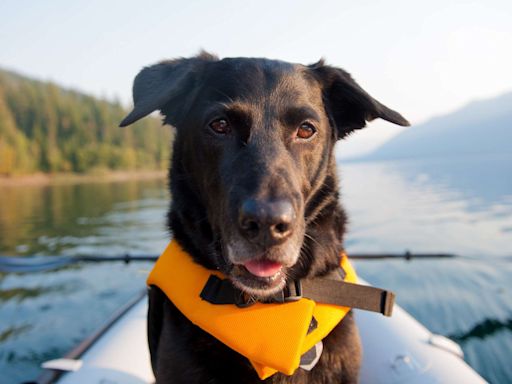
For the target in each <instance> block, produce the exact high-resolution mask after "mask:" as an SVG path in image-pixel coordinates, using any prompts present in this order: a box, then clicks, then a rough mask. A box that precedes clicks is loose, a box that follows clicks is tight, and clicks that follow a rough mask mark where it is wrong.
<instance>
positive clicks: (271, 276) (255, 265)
mask: <svg viewBox="0 0 512 384" xmlns="http://www.w3.org/2000/svg"><path fill="white" fill-rule="evenodd" d="M286 269H287V267H286V266H285V265H284V264H282V263H279V262H276V261H272V260H269V259H266V258H258V259H252V260H249V261H246V262H244V263H241V264H234V265H233V268H232V270H231V273H230V279H231V281H232V283H233V285H235V286H236V287H237V288H239V289H241V290H242V291H244V292H246V293H248V294H250V295H253V296H258V297H266V296H271V295H273V294H275V293H277V292H279V291H280V290H282V289H283V288H284V286H285V283H286Z"/></svg>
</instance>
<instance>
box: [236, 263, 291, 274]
mask: <svg viewBox="0 0 512 384" xmlns="http://www.w3.org/2000/svg"><path fill="white" fill-rule="evenodd" d="M282 266H283V265H282V264H280V263H276V262H274V261H270V260H251V261H248V262H247V263H245V264H244V267H245V268H246V269H247V270H248V271H249V272H250V273H252V274H253V275H255V276H259V277H269V276H274V275H275V274H276V273H277V272H279V271H280V270H281V268H282Z"/></svg>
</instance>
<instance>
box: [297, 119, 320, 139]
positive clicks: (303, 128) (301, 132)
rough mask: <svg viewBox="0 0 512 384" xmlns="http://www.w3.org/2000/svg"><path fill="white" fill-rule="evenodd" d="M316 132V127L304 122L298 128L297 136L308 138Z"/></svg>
mask: <svg viewBox="0 0 512 384" xmlns="http://www.w3.org/2000/svg"><path fill="white" fill-rule="evenodd" d="M315 133H316V128H315V127H314V126H313V125H312V124H310V123H302V124H301V125H300V127H299V129H297V138H299V139H303V140H306V139H309V138H311V137H313V135H314V134H315Z"/></svg>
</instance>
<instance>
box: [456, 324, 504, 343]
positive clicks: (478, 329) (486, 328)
mask: <svg viewBox="0 0 512 384" xmlns="http://www.w3.org/2000/svg"><path fill="white" fill-rule="evenodd" d="M504 330H508V331H512V319H508V320H506V321H500V320H496V319H485V320H484V321H482V322H481V323H478V324H477V325H475V326H474V327H473V328H471V329H470V330H469V331H467V332H459V333H456V334H453V335H451V336H450V338H451V339H453V340H456V341H458V342H461V343H462V342H464V341H466V340H469V339H471V338H473V337H477V338H479V339H486V338H488V337H489V336H492V335H494V334H495V333H496V332H499V331H504Z"/></svg>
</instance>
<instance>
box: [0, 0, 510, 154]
mask: <svg viewBox="0 0 512 384" xmlns="http://www.w3.org/2000/svg"><path fill="white" fill-rule="evenodd" d="M201 48H204V49H206V50H208V51H211V52H213V53H217V54H218V55H220V56H222V57H224V56H266V57H270V58H278V59H283V60H288V61H293V62H300V63H305V64H307V63H312V62H315V61H317V60H318V59H319V58H320V57H322V56H323V57H325V58H326V59H327V61H328V62H329V63H330V64H334V65H338V66H341V67H343V68H345V69H346V70H348V71H349V72H351V73H352V75H353V76H354V77H355V79H356V80H357V81H358V82H359V83H360V84H361V85H362V86H363V87H364V88H366V90H367V91H369V92H370V94H372V95H373V96H374V97H376V98H377V99H379V100H380V101H381V102H383V103H385V104H386V105H388V106H390V107H392V108H394V109H396V110H398V111H399V112H401V113H402V114H403V115H404V116H406V117H407V118H408V119H409V120H410V121H411V122H412V123H420V122H422V121H425V120H426V119H428V118H430V117H431V116H433V115H438V114H442V113H446V112H449V111H452V110H454V109H456V108H458V107H460V106H461V105H463V104H465V103H467V102H469V101H470V100H473V99H478V98H486V97H492V96H495V95H498V94H500V93H504V92H506V91H510V90H512V1H511V0H504V1H497V0H496V1H493V0H488V1H485V0H481V1H450V0H430V1H421V2H420V1H411V0H409V1H391V0H390V1H369V0H358V1H356V0H351V1H341V0H338V1H322V0H317V1H302V0H281V1H280V0H274V1H267V0H259V1H242V0H238V1H232V0H211V1H205V0H196V1H194V0H189V1H187V0H181V1H150V0H146V1H144V2H142V1H131V0H125V1H106V0H104V1H101V0H89V1H78V0H73V1H70V0H67V1H64V0H58V1H57V0H55V1H50V0H47V1H35V0H34V1H25V0H1V2H0V67H3V68H7V69H14V70H16V71H19V72H21V73H23V74H26V75H30V76H33V77H37V78H40V79H44V80H53V81H55V82H57V83H59V84H62V85H64V86H67V87H72V88H75V89H79V90H82V91H85V92H88V93H92V94H94V95H98V96H104V97H108V98H113V97H118V98H119V99H121V101H122V102H123V103H124V104H129V103H130V102H131V83H132V80H133V77H134V76H135V75H136V73H137V72H138V71H139V70H140V69H141V68H142V67H143V66H144V65H148V64H151V63H154V62H156V61H158V60H161V59H164V58H172V57H177V56H190V55H193V54H195V53H197V52H198V51H199V49H201ZM399 131H400V129H399V128H394V126H392V125H390V124H388V123H384V122H375V123H372V124H371V125H370V129H367V130H365V131H364V132H362V134H358V135H354V136H353V137H352V138H351V139H350V142H348V143H347V144H346V145H345V144H344V147H343V148H344V149H345V152H346V153H347V154H351V153H354V152H357V151H361V150H367V149H369V148H370V147H372V146H374V145H376V144H377V143H379V142H382V140H384V139H386V138H387V137H390V136H391V135H393V134H395V133H397V132H399Z"/></svg>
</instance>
